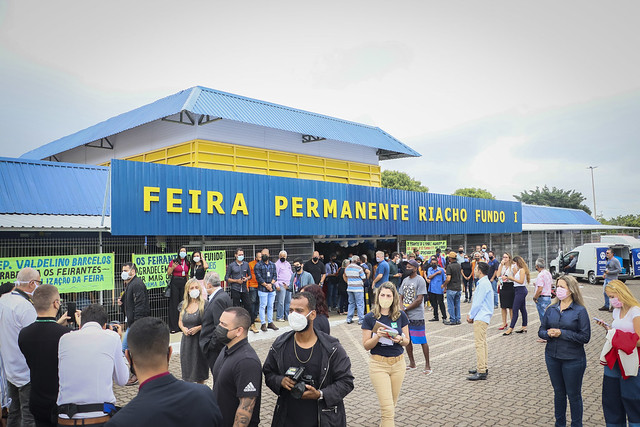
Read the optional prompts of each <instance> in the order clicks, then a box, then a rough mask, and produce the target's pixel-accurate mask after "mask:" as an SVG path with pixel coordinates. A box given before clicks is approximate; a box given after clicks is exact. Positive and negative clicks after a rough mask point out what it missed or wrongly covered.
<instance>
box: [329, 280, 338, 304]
mask: <svg viewBox="0 0 640 427" xmlns="http://www.w3.org/2000/svg"><path fill="white" fill-rule="evenodd" d="M327 305H328V306H329V308H332V307H337V306H338V284H337V283H330V282H329V283H327Z"/></svg>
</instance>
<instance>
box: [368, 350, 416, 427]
mask: <svg viewBox="0 0 640 427" xmlns="http://www.w3.org/2000/svg"><path fill="white" fill-rule="evenodd" d="M406 368H407V364H406V362H405V360H404V354H401V355H400V356H398V357H383V356H378V355H371V359H370V360H369V377H370V378H371V384H373V388H374V389H375V391H376V394H377V395H378V402H379V403H380V426H382V427H394V426H395V421H394V418H395V409H396V404H397V403H398V396H399V395H400V389H401V388H402V381H403V380H404V374H405V372H406Z"/></svg>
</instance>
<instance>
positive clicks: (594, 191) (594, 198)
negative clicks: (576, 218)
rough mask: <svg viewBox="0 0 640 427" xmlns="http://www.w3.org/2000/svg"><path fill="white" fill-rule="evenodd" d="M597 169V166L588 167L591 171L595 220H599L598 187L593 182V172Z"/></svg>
mask: <svg viewBox="0 0 640 427" xmlns="http://www.w3.org/2000/svg"><path fill="white" fill-rule="evenodd" d="M595 168H597V166H587V169H591V192H592V193H593V217H594V218H595V219H598V218H597V216H598V215H597V214H596V212H597V211H596V186H595V184H594V182H593V170H594V169H595Z"/></svg>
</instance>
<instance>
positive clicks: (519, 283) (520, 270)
mask: <svg viewBox="0 0 640 427" xmlns="http://www.w3.org/2000/svg"><path fill="white" fill-rule="evenodd" d="M513 262H514V263H515V264H516V267H517V271H516V273H515V274H514V275H513V314H512V315H511V324H510V325H509V329H507V331H506V332H505V333H504V334H502V335H511V333H512V332H513V328H514V327H515V326H516V322H517V321H518V312H520V313H522V328H520V329H518V330H517V331H516V334H521V333H523V332H527V320H528V318H527V305H526V301H527V294H528V293H529V290H528V289H527V286H528V285H529V281H530V280H531V273H530V272H529V267H527V263H526V262H524V259H523V258H522V257H521V256H518V255H516V256H515V257H513Z"/></svg>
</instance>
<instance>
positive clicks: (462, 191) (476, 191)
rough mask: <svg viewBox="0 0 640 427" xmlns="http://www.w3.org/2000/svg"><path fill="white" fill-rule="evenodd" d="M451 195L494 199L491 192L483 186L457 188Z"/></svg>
mask: <svg viewBox="0 0 640 427" xmlns="http://www.w3.org/2000/svg"><path fill="white" fill-rule="evenodd" d="M453 195H454V196H462V197H475V198H476V199H491V200H495V199H496V198H495V196H494V195H493V194H491V193H489V192H488V191H487V190H485V189H483V188H458V189H457V190H456V191H455V192H454V193H453Z"/></svg>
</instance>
